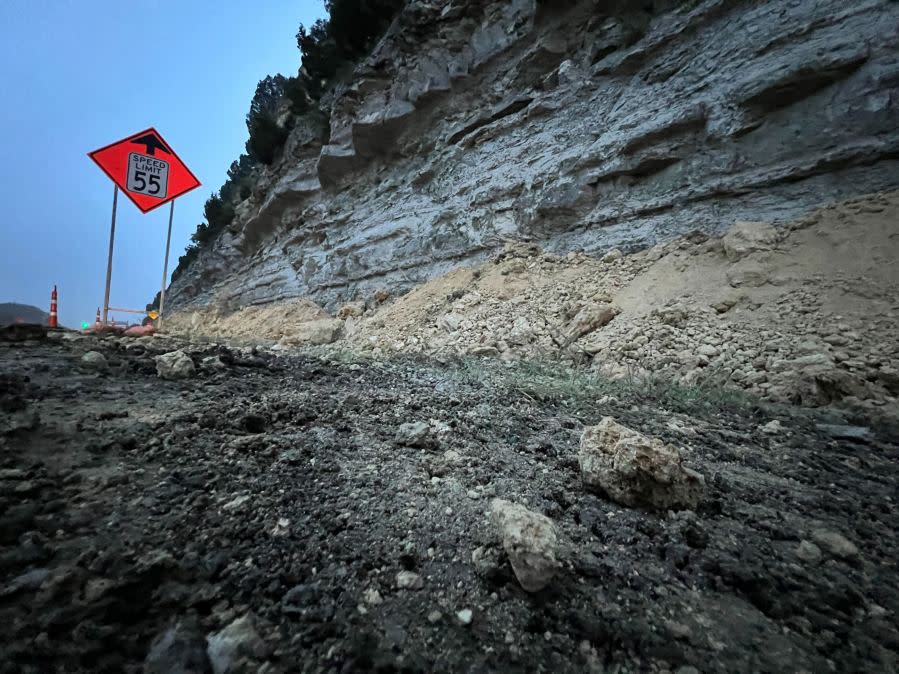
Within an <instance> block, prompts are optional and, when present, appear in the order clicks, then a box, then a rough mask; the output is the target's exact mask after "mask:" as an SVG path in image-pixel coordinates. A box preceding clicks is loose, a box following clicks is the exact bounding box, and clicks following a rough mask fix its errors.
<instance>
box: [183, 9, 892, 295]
mask: <svg viewBox="0 0 899 674" xmlns="http://www.w3.org/2000/svg"><path fill="white" fill-rule="evenodd" d="M897 46H899V5H897V4H896V3H894V2H890V1H889V0H865V1H863V2H856V3H845V2H838V1H837V0H820V1H819V2H797V3H779V2H770V1H769V2H762V1H759V0H738V1H734V2H730V1H725V0H704V1H703V0H698V1H691V2H684V1H674V0H669V1H665V0H658V1H656V2H654V3H650V4H647V3H638V4H634V3H626V2H624V1H623V0H619V1H617V2H616V1H608V2H595V1H593V0H579V1H575V0H572V1H568V2H552V3H550V2H537V1H536V0H512V1H503V2H499V1H492V2H491V1H490V0H454V1H452V2H434V1H427V0H413V2H411V3H410V4H409V5H408V6H407V8H406V9H405V10H404V11H403V12H402V13H401V14H400V15H399V17H398V18H397V20H396V22H395V23H394V25H393V26H392V27H391V29H390V31H389V32H388V34H387V35H386V36H385V37H384V39H383V40H382V41H381V42H380V43H379V45H378V46H377V48H376V49H375V50H374V52H373V53H372V55H371V56H370V57H369V58H368V59H367V60H366V61H365V62H364V63H362V64H360V65H359V66H358V68H357V71H356V76H355V80H354V84H353V85H352V86H350V87H346V88H344V89H341V90H339V91H335V92H334V96H333V103H332V104H331V110H330V128H329V129H328V131H327V132H322V131H321V129H319V128H317V127H316V126H315V125H314V124H311V123H310V124H306V125H303V126H302V127H301V128H298V129H296V130H295V131H294V132H293V134H292V136H291V138H290V140H289V141H288V144H287V146H286V148H285V151H284V156H283V157H282V158H281V160H280V161H279V163H278V164H277V165H275V166H274V167H273V168H272V169H271V170H270V171H269V172H268V174H267V175H266V176H265V177H264V179H263V181H262V182H261V183H260V184H259V185H258V186H257V189H256V190H255V191H254V192H255V194H254V196H252V197H251V198H250V199H249V200H248V201H246V202H245V203H244V204H241V206H240V208H239V209H238V213H239V215H238V218H237V219H236V221H235V223H234V225H233V226H232V231H229V232H227V233H226V234H225V235H224V236H222V237H221V238H220V239H219V240H218V241H217V242H216V244H215V245H214V246H213V247H212V248H211V249H210V250H208V251H206V252H205V253H204V254H202V255H200V256H199V257H198V258H197V259H196V260H195V261H194V262H193V264H192V265H191V266H190V267H189V268H188V269H187V270H186V272H185V273H183V274H182V275H181V276H180V277H179V278H178V279H177V281H175V282H174V283H173V284H172V287H171V289H170V291H169V295H168V298H169V299H170V301H171V306H173V307H175V308H184V307H186V306H189V305H194V306H203V305H215V306H217V307H219V308H223V309H225V310H231V309H235V308H239V307H241V306H245V305H249V304H260V303H269V302H274V301H279V300H285V299H291V298H297V297H303V296H309V297H311V298H313V299H314V300H315V301H317V302H318V303H320V304H322V305H324V306H326V307H328V308H335V307H337V306H339V305H340V304H342V303H344V302H346V301H348V300H354V299H360V298H365V297H367V296H368V295H369V294H371V293H372V292H374V291H375V290H376V289H383V288H386V289H389V290H391V291H394V292H396V291H403V290H406V289H408V288H410V287H412V286H413V285H415V284H417V283H420V282H422V281H424V280H427V279H429V278H432V277H434V276H436V275H439V274H442V273H445V272H446V271H448V270H450V269H452V268H454V267H457V266H459V265H462V264H465V263H470V262H474V261H478V260H481V259H485V258H486V257H487V256H488V255H489V254H490V253H492V252H494V251H495V250H497V249H499V248H501V246H502V243H503V241H504V240H505V239H509V238H512V239H530V240H533V241H536V242H538V243H540V244H541V245H542V246H543V247H544V248H545V249H547V250H550V251H555V252H567V251H569V250H584V251H586V252H591V253H593V252H603V251H606V250H609V249H612V248H622V249H624V250H632V249H636V248H641V247H644V246H647V245H649V244H653V243H655V242H657V241H659V240H668V239H670V238H673V237H674V236H676V235H678V234H683V233H685V232H687V231H690V230H693V229H702V230H705V231H707V232H709V233H712V232H715V233H719V232H723V231H724V230H726V229H727V228H729V227H730V226H731V225H732V224H733V223H734V222H736V221H753V222H757V221H764V222H770V223H773V224H774V225H775V226H776V225H778V224H780V223H782V222H784V221H785V220H788V219H791V218H795V217H796V216H798V215H800V214H801V213H803V212H805V211H806V210H808V209H809V208H810V207H812V206H817V205H820V204H822V203H827V202H832V201H837V200H840V199H845V198H846V197H849V196H852V195H854V194H857V193H862V192H872V191H876V190H880V189H885V188H889V187H894V186H896V185H899V106H897V105H896V104H895V101H896V99H897V96H899V57H897V53H899V49H897Z"/></svg>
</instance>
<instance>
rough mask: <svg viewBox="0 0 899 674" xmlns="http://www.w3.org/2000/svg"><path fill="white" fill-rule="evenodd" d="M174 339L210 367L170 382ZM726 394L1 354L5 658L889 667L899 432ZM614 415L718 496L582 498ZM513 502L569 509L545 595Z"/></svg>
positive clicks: (217, 351)
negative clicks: (670, 503) (533, 577)
mask: <svg viewBox="0 0 899 674" xmlns="http://www.w3.org/2000/svg"><path fill="white" fill-rule="evenodd" d="M176 348H183V349H184V351H185V352H186V353H187V354H188V356H189V357H190V359H191V361H192V362H193V364H194V365H195V366H196V372H195V373H193V374H192V375H191V376H189V377H188V378H186V379H179V380H165V379H161V378H160V377H158V376H157V370H156V364H155V362H154V357H155V356H157V355H159V354H161V353H165V352H170V351H173V350H174V349H176ZM90 351H94V352H97V353H98V354H100V355H99V356H88V357H87V359H86V360H85V359H84V354H86V353H87V352H90ZM591 376H592V375H591ZM707 394H708V398H707V399H706V398H704V397H703V396H702V395H699V396H697V395H695V394H689V395H688V394H686V393H684V392H682V391H681V392H679V391H677V390H673V389H672V390H661V389H651V388H643V389H641V388H627V387H625V386H622V385H614V386H612V385H609V387H607V388H602V385H601V384H596V385H595V386H594V385H593V384H592V383H590V382H585V381H584V380H583V379H581V378H579V376H575V375H568V374H565V373H564V372H559V373H555V372H550V371H547V370H543V369H541V368H540V367H538V366H537V365H534V364H528V363H518V364H515V365H510V366H507V365H504V364H502V363H500V362H499V361H496V360H492V361H488V360H479V359H477V358H467V359H449V360H436V359H427V358H425V357H424V356H422V357H418V358H411V357H402V356H395V357H393V356H391V357H389V358H388V357H385V359H383V360H375V359H372V358H367V359H361V358H354V357H350V356H346V357H335V356H320V355H315V354H313V353H277V352H272V351H268V350H266V349H258V350H256V351H255V352H254V350H252V349H239V348H236V347H235V348H228V347H224V346H217V345H209V344H187V343H176V342H173V341H171V340H168V339H162V338H142V339H138V340H121V339H116V338H105V339H99V338H95V337H83V336H78V337H75V338H71V339H70V338H66V339H62V338H60V336H59V335H57V336H55V338H52V339H51V338H48V339H43V340H41V339H39V340H29V341H25V342H18V343H0V433H2V437H0V574H2V575H0V578H2V581H0V621H2V624H3V625H4V628H3V629H2V630H0V652H2V654H3V655H2V657H0V672H52V671H59V672H62V671H67V672H71V671H90V672H118V671H130V672H138V671H143V670H144V668H146V671H171V672H175V671H183V672H206V671H216V672H238V671H240V672H243V671H253V672H256V671H261V672H280V671H310V672H313V671H343V672H352V671H385V672H386V671H410V672H412V671H443V672H451V671H452V672H455V671H466V672H514V671H529V672H533V671H547V672H585V671H592V672H630V671H656V672H663V671H672V672H680V674H689V673H690V672H697V671H703V672H704V671H769V672H787V671H791V672H793V671H807V672H811V671H814V672H826V671H866V672H874V671H882V672H886V671H895V670H896V668H897V666H899V632H897V618H896V615H897V609H899V576H897V559H899V542H897V540H899V539H897V527H899V512H897V504H896V498H897V484H899V481H897V472H899V470H897V459H899V452H897V449H899V447H897V444H895V438H892V439H891V438H890V437H889V435H888V434H887V433H886V432H885V431H882V430H881V429H877V428H868V429H865V428H859V427H856V426H852V425H851V420H850V421H848V422H847V420H845V419H836V418H823V417H821V416H820V415H816V414H813V413H812V412H810V411H804V410H801V409H798V408H786V407H770V406H767V405H765V406H763V405H760V404H756V403H754V402H753V401H752V400H751V399H748V398H745V397H733V398H731V397H727V396H719V395H714V394H713V393H712V392H707ZM604 416H612V417H614V418H615V419H616V420H618V421H619V422H620V423H622V424H624V425H626V426H627V427H629V428H633V429H636V430H639V431H640V432H642V433H645V434H647V435H649V436H652V437H655V438H659V439H661V440H663V441H665V442H668V443H671V444H673V445H675V446H677V447H679V448H681V449H682V450H683V453H684V456H685V457H686V461H687V464H688V465H689V466H690V467H691V468H692V469H694V470H696V471H698V472H700V473H702V474H703V475H704V477H705V480H706V494H705V497H704V499H703V500H702V502H701V503H700V505H699V506H698V507H697V508H696V510H695V511H680V512H648V511H642V510H639V509H634V508H629V507H625V506H622V505H619V504H616V503H614V502H612V501H610V500H608V499H606V498H604V497H603V496H601V495H598V494H595V493H590V492H588V491H586V490H585V489H584V488H583V485H582V481H581V476H580V473H579V466H578V460H577V452H578V444H579V442H580V437H581V434H582V431H583V429H584V427H585V426H588V425H592V424H596V423H598V421H599V420H600V419H601V418H602V417H604ZM772 422H776V423H772ZM404 424H405V425H406V426H404ZM494 497H498V498H503V499H507V500H509V501H512V502H515V503H519V504H522V505H525V506H526V507H527V508H529V509H530V510H531V511H534V512H537V513H542V514H543V515H546V516H547V517H549V518H550V519H551V520H552V522H553V525H554V527H555V529H556V531H557V533H558V540H559V547H560V549H559V560H560V563H561V568H559V570H558V572H557V574H556V575H555V577H554V578H553V579H552V581H551V582H550V583H549V585H548V586H547V587H546V588H544V589H543V590H541V591H539V592H536V593H528V592H526V591H525V590H524V589H523V588H522V587H521V585H520V584H519V582H518V581H517V579H516V576H515V573H514V572H513V569H512V568H511V566H510V563H509V560H508V558H507V556H506V553H505V551H504V549H503V547H502V544H501V542H500V540H499V538H498V535H497V531H496V530H495V528H494V525H493V524H492V523H491V520H490V519H489V517H488V516H487V513H488V511H489V509H490V502H491V500H492V499H493V498H494Z"/></svg>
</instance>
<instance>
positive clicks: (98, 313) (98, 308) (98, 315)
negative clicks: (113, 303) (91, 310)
mask: <svg viewBox="0 0 899 674" xmlns="http://www.w3.org/2000/svg"><path fill="white" fill-rule="evenodd" d="M96 322H97V324H98V325H99V324H100V307H97V321H96Z"/></svg>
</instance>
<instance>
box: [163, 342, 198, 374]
mask: <svg viewBox="0 0 899 674" xmlns="http://www.w3.org/2000/svg"><path fill="white" fill-rule="evenodd" d="M196 371H197V370H196V368H195V367H194V362H193V360H191V357H190V356H188V355H187V354H186V353H184V351H182V350H181V349H178V350H177V351H170V352H169V353H164V354H162V355H161V356H156V374H157V375H159V376H160V377H162V378H163V379H187V378H189V377H193V376H194V374H195V373H196Z"/></svg>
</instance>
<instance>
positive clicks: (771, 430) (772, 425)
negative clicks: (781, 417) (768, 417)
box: [762, 419, 783, 435]
mask: <svg viewBox="0 0 899 674" xmlns="http://www.w3.org/2000/svg"><path fill="white" fill-rule="evenodd" d="M782 432H783V426H781V425H780V421H778V420H777V419H774V420H773V421H769V422H768V423H767V424H765V425H764V426H762V433H767V434H768V435H777V434H778V433H782Z"/></svg>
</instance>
